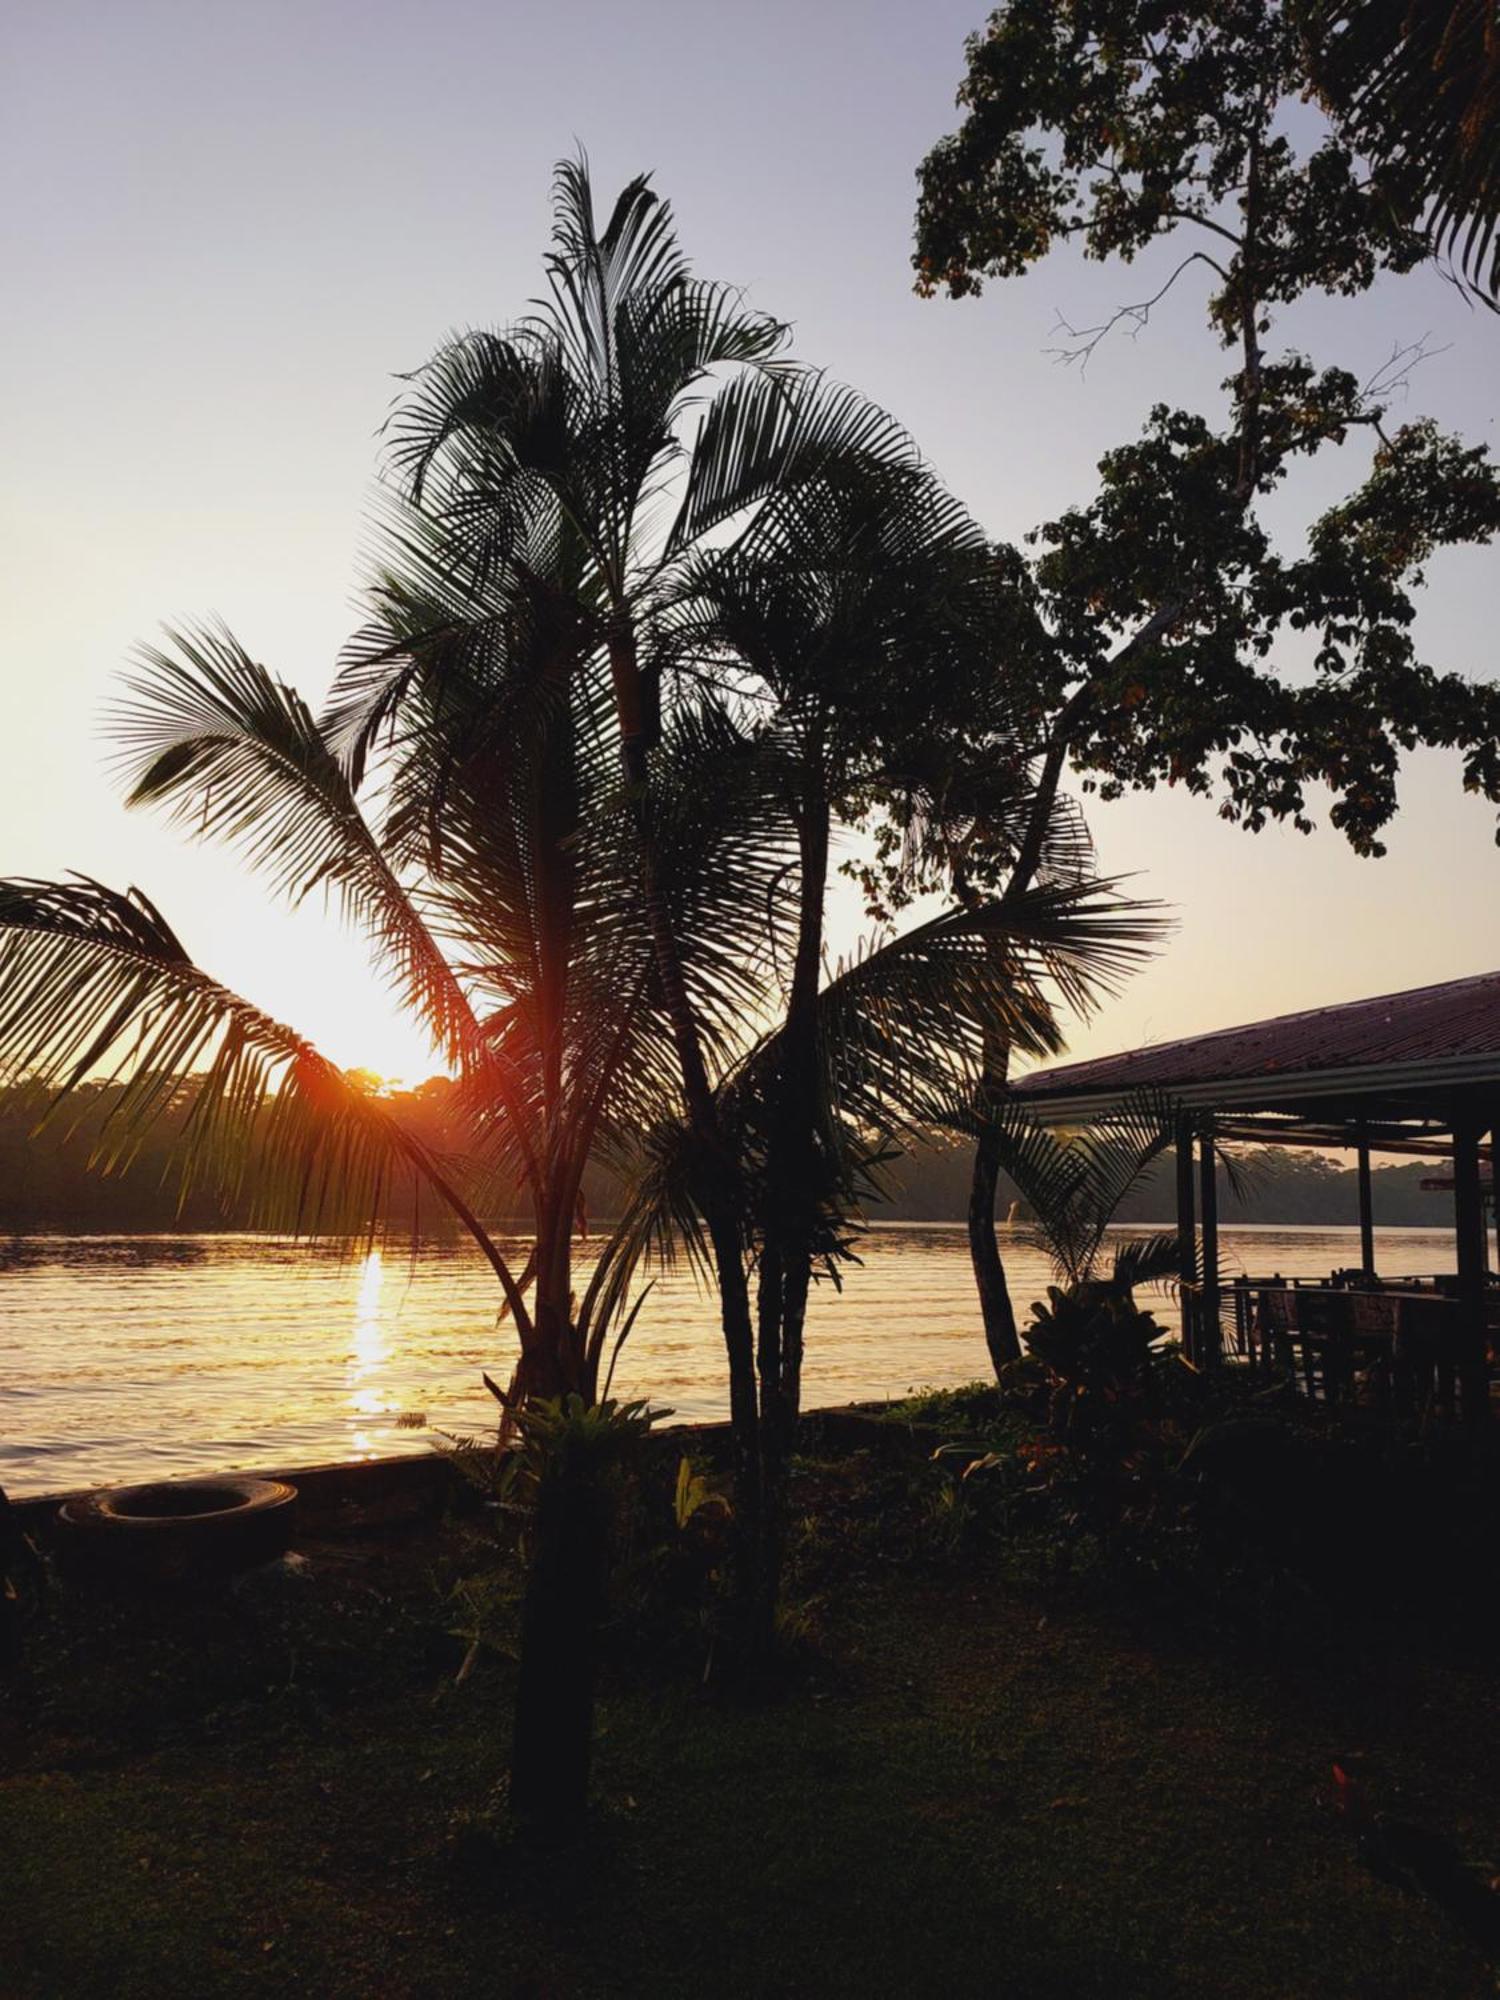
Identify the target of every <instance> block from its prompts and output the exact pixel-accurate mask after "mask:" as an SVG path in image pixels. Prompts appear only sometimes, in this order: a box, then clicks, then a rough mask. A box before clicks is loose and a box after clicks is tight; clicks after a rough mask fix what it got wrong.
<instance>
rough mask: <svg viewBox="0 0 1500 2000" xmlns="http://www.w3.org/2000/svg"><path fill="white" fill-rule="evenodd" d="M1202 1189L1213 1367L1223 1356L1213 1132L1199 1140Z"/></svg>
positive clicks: (1206, 1336) (1205, 1338)
mask: <svg viewBox="0 0 1500 2000" xmlns="http://www.w3.org/2000/svg"><path fill="white" fill-rule="evenodd" d="M1199 1147H1200V1150H1199V1176H1198V1179H1199V1190H1200V1198H1201V1201H1202V1205H1203V1290H1202V1293H1201V1295H1200V1296H1201V1297H1202V1300H1203V1321H1202V1325H1201V1328H1200V1336H1201V1339H1202V1344H1203V1353H1202V1356H1201V1359H1202V1360H1203V1362H1204V1363H1205V1364H1206V1365H1207V1366H1208V1367H1210V1368H1212V1367H1214V1366H1215V1365H1216V1363H1218V1362H1219V1361H1221V1360H1222V1359H1223V1357H1224V1332H1223V1328H1222V1326H1221V1324H1220V1321H1219V1162H1218V1157H1217V1154H1216V1152H1215V1149H1214V1141H1213V1134H1212V1133H1211V1132H1205V1133H1204V1135H1203V1138H1202V1140H1201V1141H1200V1142H1199Z"/></svg>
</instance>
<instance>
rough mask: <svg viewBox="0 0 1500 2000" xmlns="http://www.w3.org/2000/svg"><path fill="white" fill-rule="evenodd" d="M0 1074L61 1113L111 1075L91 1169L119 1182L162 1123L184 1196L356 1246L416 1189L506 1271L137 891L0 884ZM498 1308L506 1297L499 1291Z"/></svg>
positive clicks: (435, 1185) (360, 1114) (418, 1152)
mask: <svg viewBox="0 0 1500 2000" xmlns="http://www.w3.org/2000/svg"><path fill="white" fill-rule="evenodd" d="M0 995H3V998H0V1076H4V1077H6V1078H8V1079H15V1078H19V1077H31V1078H35V1079H37V1080H38V1081H40V1082H42V1083H43V1084H45V1085H46V1087H47V1088H48V1089H49V1090H50V1091H52V1092H53V1093H54V1094H55V1099H56V1100H57V1101H60V1100H61V1099H63V1098H65V1097H66V1096H67V1094H68V1093H69V1092H70V1091H71V1090H72V1089H73V1088H74V1087H75V1086H76V1085H77V1084H78V1083H80V1082H81V1081H82V1080H83V1079H84V1078H85V1077H87V1076H89V1075H91V1074H93V1073H94V1072H96V1071H98V1070H100V1069H104V1068H106V1067H108V1068H111V1069H112V1072H113V1075H114V1078H115V1080H116V1081H117V1082H118V1083H119V1085H120V1088H119V1090H118V1093H117V1095H116V1097H115V1101H114V1103H113V1105H112V1108H111V1111H110V1115H109V1119H108V1121H107V1123H106V1126H105V1128H104V1132H103V1134H102V1136H101V1140H100V1143H99V1147H98V1150H97V1154H96V1164H98V1165H99V1166H100V1167H102V1168H103V1169H105V1170H106V1171H110V1170H114V1171H117V1170H119V1169H121V1168H123V1167H125V1166H127V1165H128V1164H129V1163H130V1161H131V1160H132V1159H133V1158H134V1157H135V1155H136V1152H137V1151H138V1149H139V1147H140V1145H141V1143H142V1141H143V1140H144V1138H145V1136H146V1134H147V1132H148V1131H150V1130H151V1129H152V1128H153V1127H155V1126H158V1125H159V1124H162V1123H163V1122H164V1121H165V1122H167V1123H168V1125H169V1126H170V1128H171V1129H172V1130H173V1132H174V1148H175V1154H176V1166H177V1170H178V1173H179V1176H180V1186H181V1188H182V1191H183V1193H184V1194H186V1193H187V1191H188V1190H189V1189H190V1188H191V1187H192V1186H194V1185H200V1186H207V1187H208V1188H209V1189H210V1190H211V1191H212V1192H213V1193H214V1194H215V1195H216V1196H218V1197H219V1198H220V1200H222V1201H223V1202H225V1203H226V1204H228V1203H230V1202H233V1201H234V1200H235V1199H237V1198H238V1197H239V1196H241V1195H242V1194H248V1195H249V1196H250V1197H251V1198H252V1201H253V1214H254V1219H255V1221H256V1222H257V1223H258V1224H260V1225H261V1226H265V1227H280V1228H290V1229H294V1230H298V1231H326V1232H328V1233H331V1234H337V1235H352V1234H355V1233H358V1232H360V1231H363V1230H367V1229H370V1228H373V1227H375V1226H377V1225H379V1224H380V1222H381V1220H382V1218H383V1217H384V1215H385V1214H386V1213H387V1210H388V1206H389V1203H390V1200H391V1197H392V1194H393V1192H394V1190H395V1188H396V1186H397V1184H398V1183H399V1182H401V1181H402V1180H405V1179H410V1178H411V1177H413V1176H415V1177H417V1178H419V1179H420V1180H422V1181H423V1182H424V1183H425V1184H427V1185H428V1186H429V1187H431V1188H432V1189H434V1190H435V1191H436V1192H437V1193H438V1195H439V1197H440V1199H441V1200H443V1201H444V1203H445V1204H446V1205H447V1206H448V1207H449V1208H450V1209H451V1210H452V1212H453V1213H454V1214H455V1215H456V1216H457V1217H458V1218H459V1220H460V1221H462V1222H463V1223H464V1226H465V1227H469V1228H471V1233H475V1234H476V1239H477V1240H479V1241H480V1244H481V1248H483V1249H484V1250H485V1253H486V1255H487V1256H488V1257H489V1258H490V1261H491V1263H492V1264H493V1265H494V1266H495V1268H496V1270H497V1273H499V1274H500V1275H501V1282H502V1284H507V1283H508V1279H509V1274H508V1271H507V1270H506V1269H505V1267H504V1264H503V1260H502V1259H500V1257H499V1253H498V1252H497V1251H496V1250H495V1247H494V1245H493V1243H492V1242H491V1241H490V1240H489V1238H488V1237H487V1236H486V1235H485V1233H484V1232H483V1231H482V1229H479V1227H478V1225H477V1223H476V1222H475V1220H474V1217H473V1215H472V1213H471V1211H470V1210H469V1209H468V1207H467V1204H466V1203H465V1202H464V1201H463V1198H462V1195H461V1193H460V1192H459V1190H458V1189H457V1188H456V1186H455V1185H454V1183H453V1181H452V1180H451V1179H450V1177H449V1175H448V1173H447V1172H445V1171H444V1169H443V1167H442V1166H441V1164H440V1163H439V1162H438V1161H437V1160H436V1159H434V1157H433V1156H432V1155H431V1154H430V1153H429V1152H428V1151H427V1149H426V1148H425V1147H424V1146H423V1145H422V1144H421V1143H420V1142H419V1141H418V1140H416V1139H415V1138H414V1137H413V1136H412V1135H411V1134H410V1133H409V1132H407V1131H406V1129H405V1128H404V1127H403V1126H402V1125H401V1124H400V1123H399V1122H398V1121H397V1120H396V1119H395V1118H394V1117H393V1116H392V1115H391V1114H390V1112H389V1111H388V1110H386V1109H385V1108H384V1107H383V1106H382V1105H380V1104H379V1103H378V1102H377V1101H376V1100H374V1099H372V1098H370V1097H367V1096H366V1095H365V1094H364V1093H363V1092H362V1091H360V1090H359V1089H358V1088H357V1087H356V1086H355V1085H353V1084H352V1083H351V1082H350V1081H349V1079H348V1078H347V1077H345V1075H344V1074H343V1072H342V1071H341V1070H339V1069H338V1068H337V1067H336V1066H335V1065H334V1064H333V1063H331V1062H329V1061H328V1059H327V1058H326V1057H325V1056H322V1055H320V1054H319V1052H318V1051H317V1050H316V1049H315V1048H314V1047H313V1046H312V1044H311V1043H310V1042H308V1041H306V1040H305V1039H304V1038H303V1037H302V1036H300V1035H298V1034H296V1033H295V1032H294V1031H293V1030H292V1029H290V1028H288V1027H286V1026H284V1025H283V1024H282V1023H281V1022H279V1021H277V1020H275V1019H273V1018H272V1017H271V1016H270V1015H268V1014H265V1013H263V1012H262V1011H261V1010H260V1009H259V1008H256V1007H254V1006H253V1005H251V1003H250V1002H249V1001H247V1000H244V999H242V998H241V997H240V996H239V995H238V994H236V993H233V992H231V991H230V990H229V989H228V988H227V987H225V986H222V985H220V984H219V982H218V981H217V980H214V979H212V978H210V976H209V975H208V974H207V973H205V972H204V971H202V970H201V969H200V968H199V967H198V966H197V965H195V964H194V963H193V961H192V959H191V957H190V955H189V954H188V952H187V950H186V949H185V947H184V946H183V944H182V943H181V941H180V939H179V938H178V937H177V935H176V934H175V932H174V931H173V930H172V928H171V927H170V925H169V924H168V923H167V922H166V920H165V918H164V917H163V916H162V915H161V913H160V912H159V911H158V910H157V909H156V908H155V907H154V905H153V904H152V903H150V902H149V901H148V900H147V898H146V897H145V896H143V895H142V894H141V893H140V891H139V890H134V889H133V890H130V891H128V892H126V893H124V894H122V893H120V892H119V891H116V890H113V889H110V888H107V887H106V886H105V885H104V884H102V883H99V882H95V881H92V880H90V879H89V878H88V877H86V876H77V877H73V878H70V879H69V880H67V881H64V882H40V881H26V880H10V881H5V882H3V883H0ZM508 1295H509V1293H508Z"/></svg>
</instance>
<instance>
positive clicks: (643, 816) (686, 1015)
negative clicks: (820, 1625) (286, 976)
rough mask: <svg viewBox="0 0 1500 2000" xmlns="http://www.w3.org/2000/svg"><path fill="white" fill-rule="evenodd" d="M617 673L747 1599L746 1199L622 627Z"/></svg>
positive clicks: (638, 682)
mask: <svg viewBox="0 0 1500 2000" xmlns="http://www.w3.org/2000/svg"><path fill="white" fill-rule="evenodd" d="M609 652H610V669H611V674H612V676H613V680H614V690H615V705H616V714H617V717H618V720H619V726H620V761H621V765H622V767H623V770H624V775H625V782H626V783H627V785H629V786H630V787H631V790H632V792H633V793H634V795H635V805H634V810H635V820H636V826H637V829H638V831H639V834H640V840H641V900H642V903H643V905H644V908H645V911H646V917H647V921H648V923H649V924H650V927H651V942H652V948H653V954H654V957H655V962H656V972H657V977H658V979H659V980H660V981H661V988H662V998H663V1000H664V1002H665V1005H666V1010H667V1018H668V1020H669V1022H670V1024H671V1029H672V1039H673V1044H674V1046H675V1048H676V1051H677V1061H678V1067H679V1070H680V1072H681V1076H682V1096H683V1105H684V1108H685V1110H686V1113H687V1120H688V1125H689V1128H690V1130H691V1131H692V1134H693V1137H694V1140H695V1141H696V1143H697V1147H698V1153H699V1161H700V1170H701V1180H700V1188H699V1195H698V1200H699V1207H700V1209H701V1211H702V1215H703V1221H704V1226H705V1228H706V1229H707V1231H708V1237H709V1242H710V1245H711V1246H712V1249H713V1257H714V1274H715V1277H716V1279H717V1281H718V1288H719V1323H720V1330H721V1332H722V1334H723V1337H724V1348H725V1353H726V1355H727V1356H728V1361H729V1421H730V1430H731V1434H732V1437H733V1441H734V1461H735V1519H736V1523H737V1526H738V1530H739V1532H738V1535H737V1538H736V1539H737V1544H738V1552H739V1567H740V1573H741V1584H742V1601H743V1603H745V1604H746V1605H748V1604H750V1603H752V1602H753V1601H754V1599H755V1597H756V1595H757V1589H756V1578H757V1576H758V1573H759V1569H760V1538H761V1526H760V1521H761V1440H760V1411H759V1406H758V1404H757V1401H756V1393H755V1334H754V1327H753V1323H752V1318H751V1311H750V1287H749V1283H748V1281H747V1279H746V1276H745V1230H744V1221H743V1217H742V1214H741V1204H740V1201H739V1198H738V1188H737V1185H736V1183H737V1179H738V1174H737V1169H736V1163H735V1162H734V1160H733V1159H732V1157H731V1154H730V1149H729V1147H728V1145H727V1143H726V1141H725V1138H724V1133H723V1129H722V1125H721V1121H720V1118H719V1108H718V1102H717V1100H716V1098H715V1096H714V1091H713V1087H712V1085H711V1084H710V1082H709V1077H708V1065H707V1063H706V1061H705V1059H704V1055H703V1041H702V1036H701V1035H700V1033H699V1029H698V1021H697V1017H696V1016H695V1014H694V1012H693V1005H692V998H691V995H690V994H689V992H688V986H687V975H686V969H685V967H684V964H683V958H682V950H681V946H680V944H679V942H678V939H677V935H676V932H675V931H674V929H673V926H672V920H671V914H670V912H669V911H668V909H667V905H666V901H665V898H664V896H663V894H662V890H661V884H660V881H659V879H658V876H657V872H656V863H655V854H654V851H653V850H654V843H653V840H652V830H651V812H650V792H649V785H650V773H649V768H648V764H647V753H648V751H649V749H650V747H651V744H652V742H653V741H654V740H655V735H656V726H655V714H654V693H653V691H652V690H651V689H649V688H648V687H647V686H646V685H645V680H644V677H643V675H642V673H641V670H640V664H639V659H638V656H637V652H636V646H635V638H634V635H633V634H632V633H631V632H630V631H629V629H628V628H617V629H616V630H615V632H613V633H612V634H611V637H610V647H609Z"/></svg>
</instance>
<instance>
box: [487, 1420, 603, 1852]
mask: <svg viewBox="0 0 1500 2000" xmlns="http://www.w3.org/2000/svg"><path fill="white" fill-rule="evenodd" d="M609 1526H610V1521H609V1493H608V1488H607V1486H606V1485H605V1483H604V1481H603V1480H602V1479H601V1477H600V1476H599V1474H598V1473H597V1472H596V1471H595V1469H594V1468H592V1467H590V1466H588V1465H586V1464H585V1465H582V1466H580V1465H579V1464H578V1463H577V1462H576V1460H575V1461H573V1462H572V1463H569V1461H568V1459H567V1458H566V1457H564V1458H563V1459H562V1460H561V1461H560V1462H559V1463H558V1464H556V1465H554V1466H552V1467H549V1468H548V1469H547V1470H545V1471H544V1472H543V1475H542V1479H541V1484H540V1487H539V1490H538V1493H537V1504H536V1514H535V1517H534V1520H533V1524H532V1538H533V1539H532V1555H531V1565H530V1570H529V1573H528V1575H527V1579H526V1597H525V1603H524V1606H523V1609H522V1614H521V1668H520V1678H519V1680H518V1683H517V1687H516V1715H515V1733H514V1737H513V1741H512V1746H511V1765H510V1800H511V1809H512V1811H513V1812H514V1814H515V1816H516V1819H517V1821H518V1822H519V1824H520V1825H521V1826H522V1827H523V1828H524V1829H525V1831H526V1832H527V1833H529V1834H530V1835H531V1836H533V1837H534V1838H538V1839H541V1840H548V1841H555V1840H565V1839H568V1838H570V1837H571V1836H572V1835H574V1834H576V1833H577V1831H578V1829H579V1828H580V1826H581V1825H582V1822H583V1816H584V1812H585V1809H586V1807H587V1803H588V1785H589V1765H590V1761H591V1758H592V1752H593V1737H594V1687H595V1683H596V1681H597V1679H598V1671H599V1628H600V1624H601V1622H602V1619H603V1615H604V1593H605V1577H606V1569H607V1559H608V1549H609Z"/></svg>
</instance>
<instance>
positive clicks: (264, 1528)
mask: <svg viewBox="0 0 1500 2000" xmlns="http://www.w3.org/2000/svg"><path fill="white" fill-rule="evenodd" d="M219 1500H222V1502H223V1504H222V1505H215V1504H214V1503H215V1502H216V1501H219ZM296 1501H297V1489H296V1487H295V1486H291V1485H289V1484H288V1483H287V1482H286V1481H285V1480H282V1479H251V1478H244V1477H240V1476H238V1475H227V1476H226V1477H224V1478H221V1479H179V1480H170V1481H162V1482H159V1483H156V1484H153V1485H149V1486H116V1487H111V1488H108V1489H107V1490H106V1491H104V1492H101V1493H89V1494H85V1495H83V1496H82V1497H80V1498H79V1499H76V1500H68V1501H65V1502H64V1504H63V1505H62V1507H61V1508H60V1509H59V1510H58V1525H59V1529H60V1543H59V1554H60V1555H62V1556H63V1558H64V1560H65V1563H66V1565H67V1566H68V1567H69V1568H73V1569H76V1570H78V1571H82V1572H87V1573H88V1574H90V1575H92V1576H95V1577H97V1578H99V1579H101V1580H103V1581H107V1582H111V1583H118V1584H122V1585H152V1584H187V1583H210V1582H213V1581H216V1580H220V1579H224V1578H228V1577H231V1576H235V1575H237V1574H238V1573H239V1572H240V1571H241V1570H246V1569H251V1568H253V1567H254V1566H255V1565H256V1564H258V1563H266V1562H274V1561H275V1560H276V1558H277V1557H278V1556H283V1555H285V1554H286V1551H287V1549H288V1547H289V1546H290V1544H291V1538H292V1529H293V1526H294V1524H295V1519H296Z"/></svg>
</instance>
